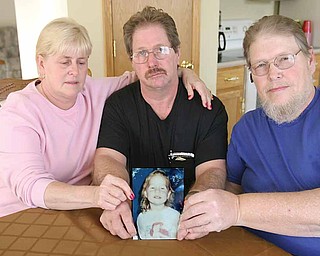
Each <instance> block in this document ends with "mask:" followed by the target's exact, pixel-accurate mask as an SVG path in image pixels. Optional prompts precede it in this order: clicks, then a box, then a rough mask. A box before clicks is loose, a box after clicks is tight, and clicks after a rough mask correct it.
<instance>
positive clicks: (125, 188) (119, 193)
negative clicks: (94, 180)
mask: <svg viewBox="0 0 320 256" xmlns="http://www.w3.org/2000/svg"><path fill="white" fill-rule="evenodd" d="M127 199H129V200H133V199H134V194H133V192H132V190H131V188H130V186H129V185H128V183H127V182H126V181H125V180H123V179H121V178H118V177H115V176H113V175H110V174H108V175H107V176H106V177H105V178H104V180H103V181H102V183H101V185H100V187H99V189H98V191H97V195H96V201H97V205H98V206H99V207H101V208H102V209H105V210H115V209H116V207H117V206H118V205H120V204H121V203H122V202H125V201H126V200H127Z"/></svg>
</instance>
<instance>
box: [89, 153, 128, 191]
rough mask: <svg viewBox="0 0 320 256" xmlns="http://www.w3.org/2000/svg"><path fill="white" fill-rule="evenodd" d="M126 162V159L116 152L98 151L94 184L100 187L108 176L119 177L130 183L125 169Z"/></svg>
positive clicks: (95, 161) (95, 160)
mask: <svg viewBox="0 0 320 256" xmlns="http://www.w3.org/2000/svg"><path fill="white" fill-rule="evenodd" d="M110 154H111V155H110ZM112 154H113V155H112ZM125 161H126V159H124V157H122V155H120V153H118V152H115V151H114V150H111V149H105V148H101V149H97V151H96V155H95V159H94V171H93V184H95V185H100V184H101V183H102V181H103V179H104V178H105V177H106V176H107V175H108V174H110V175H113V176H115V177H119V178H121V179H123V180H125V181H126V182H127V183H129V182H130V179H129V174H128V171H127V170H126V168H125Z"/></svg>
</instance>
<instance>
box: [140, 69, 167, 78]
mask: <svg viewBox="0 0 320 256" xmlns="http://www.w3.org/2000/svg"><path fill="white" fill-rule="evenodd" d="M155 74H165V75H166V74H167V71H165V70H164V69H163V68H150V69H148V70H147V72H146V74H145V78H146V79H148V78H150V77H151V76H153V75H155Z"/></svg>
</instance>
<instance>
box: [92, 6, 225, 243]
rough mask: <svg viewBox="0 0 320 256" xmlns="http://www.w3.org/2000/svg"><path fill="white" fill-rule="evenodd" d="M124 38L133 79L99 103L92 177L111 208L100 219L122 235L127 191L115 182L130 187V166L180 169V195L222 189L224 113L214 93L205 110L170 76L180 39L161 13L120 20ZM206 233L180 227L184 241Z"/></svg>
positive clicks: (148, 11)
mask: <svg viewBox="0 0 320 256" xmlns="http://www.w3.org/2000/svg"><path fill="white" fill-rule="evenodd" d="M124 39H125V44H126V48H127V52H128V54H129V56H130V57H131V59H132V65H133V68H134V70H135V72H136V74H137V76H138V78H139V81H137V82H135V83H133V84H131V85H129V86H127V87H126V88H124V89H122V90H120V91H118V92H117V93H114V94H113V95H111V96H110V97H109V99H108V100H107V101H106V104H105V108H104V112H103V116H102V122H101V128H100V133H99V140H98V149H97V153H96V158H95V171H94V180H95V181H96V182H97V183H101V182H102V180H103V182H102V184H105V186H106V187H108V193H109V195H110V201H109V203H110V205H113V206H114V207H110V209H111V210H105V212H104V213H103V215H102V216H101V219H100V220H101V222H102V224H103V225H104V226H105V228H106V229H108V230H109V231H110V232H111V233H112V234H113V235H118V236H120V237H121V238H130V237H132V236H133V235H135V233H136V230H135V227H134V224H133V221H132V216H131V210H130V205H129V202H127V201H126V198H128V199H132V197H133V195H132V191H131V189H130V187H129V185H127V184H126V186H123V183H122V182H118V181H119V180H118V179H119V178H120V179H123V180H125V181H126V182H127V183H128V184H130V171H131V168H133V167H183V168H184V170H185V192H187V193H188V194H187V198H188V196H190V195H191V194H192V193H195V192H199V191H203V190H207V189H210V188H213V189H223V188H224V184H225V177H226V170H225V157H226V149H227V114H226V111H225V108H224V106H223V104H222V103H221V101H220V100H219V99H218V98H214V99H213V101H212V110H208V109H206V108H203V107H202V105H201V98H200V96H198V95H195V96H194V98H193V99H192V100H188V99H187V98H188V96H187V92H186V91H185V89H184V86H183V82H182V81H181V80H179V77H178V73H177V72H178V70H177V67H178V64H179V55H180V41H179V37H178V33H177V30H176V27H175V23H174V21H173V19H172V18H171V17H170V16H169V15H168V14H167V13H164V12H163V11H162V10H157V9H155V8H153V7H146V8H145V9H144V10H143V11H142V12H138V13H137V14H135V15H133V16H132V17H131V18H130V19H129V21H128V22H127V23H126V24H125V25H124ZM105 176H106V179H104V177H105ZM120 183H121V184H120ZM206 234H207V233H196V234H195V233H193V234H188V233H187V232H186V234H185V235H184V238H186V239H195V238H198V237H201V236H203V235H206Z"/></svg>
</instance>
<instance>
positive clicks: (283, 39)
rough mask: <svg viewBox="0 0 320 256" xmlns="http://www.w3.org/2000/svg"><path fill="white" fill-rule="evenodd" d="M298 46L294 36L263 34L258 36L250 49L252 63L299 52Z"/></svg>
mask: <svg viewBox="0 0 320 256" xmlns="http://www.w3.org/2000/svg"><path fill="white" fill-rule="evenodd" d="M298 49H299V47H298V44H297V42H296V41H295V38H294V36H292V35H281V34H275V33H273V34H271V33H269V34H262V33H260V34H259V35H257V36H256V38H255V40H254V41H253V42H252V44H251V46H250V49H249V56H250V62H251V63H254V62H255V61H257V60H260V59H269V58H272V57H274V56H276V55H279V54H287V53H292V52H294V51H296V50H298Z"/></svg>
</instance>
